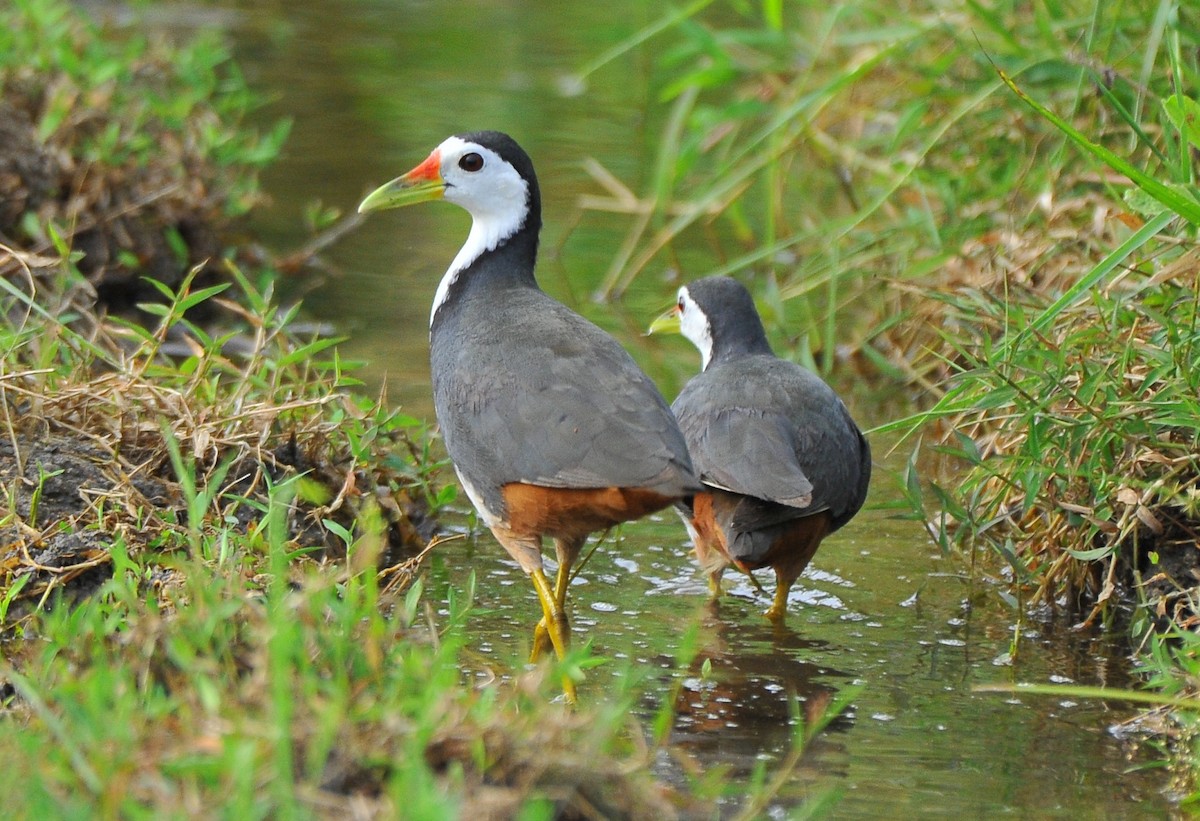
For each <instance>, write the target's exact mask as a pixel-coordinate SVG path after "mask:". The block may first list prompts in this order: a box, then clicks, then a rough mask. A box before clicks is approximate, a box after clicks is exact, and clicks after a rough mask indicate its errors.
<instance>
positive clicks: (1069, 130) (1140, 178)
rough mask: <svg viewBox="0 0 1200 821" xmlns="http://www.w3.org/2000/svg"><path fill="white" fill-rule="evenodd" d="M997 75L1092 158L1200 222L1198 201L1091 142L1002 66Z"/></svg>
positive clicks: (1178, 212)
mask: <svg viewBox="0 0 1200 821" xmlns="http://www.w3.org/2000/svg"><path fill="white" fill-rule="evenodd" d="M996 71H997V72H998V73H999V75H1000V79H1001V80H1002V81H1004V84H1005V85H1007V86H1008V87H1009V88H1010V89H1011V90H1012V92H1013V93H1014V94H1016V95H1017V97H1019V98H1020V99H1021V100H1022V101H1023V102H1024V103H1025V104H1026V105H1028V106H1029V107H1030V108H1032V109H1033V110H1034V111H1036V112H1037V113H1038V114H1040V115H1041V116H1042V117H1044V118H1045V119H1046V120H1048V121H1050V123H1052V124H1053V125H1054V126H1055V127H1056V128H1057V129H1058V130H1059V131H1061V132H1063V133H1064V134H1066V135H1067V137H1068V138H1070V140H1071V141H1072V142H1073V143H1075V144H1076V145H1078V146H1079V147H1080V148H1082V149H1083V150H1084V151H1086V152H1087V153H1089V154H1091V155H1092V156H1093V157H1095V158H1096V159H1098V160H1100V161H1101V162H1102V163H1104V164H1105V165H1107V166H1108V167H1109V168H1111V169H1113V170H1114V171H1117V172H1119V173H1121V174H1124V175H1125V176H1126V177H1128V178H1129V179H1130V180H1131V181H1132V182H1133V184H1134V185H1136V186H1137V187H1138V188H1140V189H1142V190H1143V191H1145V192H1146V193H1147V194H1149V195H1150V196H1151V197H1153V198H1154V199H1156V200H1158V201H1159V202H1161V203H1162V204H1163V205H1165V206H1166V207H1167V208H1170V209H1171V210H1172V211H1174V212H1175V213H1176V214H1178V215H1179V216H1181V217H1183V218H1184V219H1185V220H1187V221H1188V222H1190V223H1191V224H1192V225H1200V202H1196V200H1195V199H1194V198H1192V197H1188V196H1186V195H1184V194H1182V193H1181V192H1179V191H1178V190H1176V189H1174V188H1171V187H1170V186H1168V185H1165V184H1163V183H1161V182H1159V181H1158V180H1156V179H1154V177H1151V176H1150V175H1149V174H1147V173H1145V172H1144V171H1142V170H1141V169H1139V168H1136V167H1134V165H1133V164H1132V163H1130V162H1129V161H1128V160H1126V159H1125V158H1124V157H1121V156H1119V155H1117V154H1115V153H1114V152H1113V151H1111V150H1109V149H1108V148H1105V147H1104V146H1102V145H1100V144H1098V143H1094V142H1092V141H1091V140H1089V139H1088V138H1087V137H1086V136H1084V135H1083V134H1082V133H1081V132H1080V131H1078V130H1076V129H1075V127H1074V126H1072V125H1071V124H1070V123H1068V122H1067V121H1066V120H1064V119H1062V118H1061V117H1059V116H1058V115H1057V114H1055V113H1054V112H1053V111H1051V110H1050V109H1048V108H1046V107H1045V106H1044V105H1042V104H1041V103H1039V102H1037V101H1036V100H1034V99H1033V98H1032V97H1030V96H1029V95H1028V94H1026V93H1025V92H1024V91H1022V90H1021V88H1020V87H1019V86H1018V85H1017V84H1016V83H1015V82H1014V81H1013V80H1012V78H1011V77H1009V76H1008V74H1007V73H1006V72H1005V71H1003V70H1002V69H996Z"/></svg>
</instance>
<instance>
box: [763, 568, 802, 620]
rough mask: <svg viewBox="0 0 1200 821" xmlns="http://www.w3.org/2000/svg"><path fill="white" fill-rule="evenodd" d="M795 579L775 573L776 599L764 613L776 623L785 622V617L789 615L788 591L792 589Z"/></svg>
mask: <svg viewBox="0 0 1200 821" xmlns="http://www.w3.org/2000/svg"><path fill="white" fill-rule="evenodd" d="M795 581H796V580H795V579H785V578H783V576H781V575H779V574H778V573H776V574H775V599H774V601H773V602H772V603H771V606H770V607H768V608H767V611H766V612H765V613H763V615H764V616H766V617H767V618H768V619H770V620H771V621H773V622H775V623H776V624H783V619H784V617H785V616H786V615H787V601H788V592H789V591H790V590H791V589H792V584H793V583H794V582H795Z"/></svg>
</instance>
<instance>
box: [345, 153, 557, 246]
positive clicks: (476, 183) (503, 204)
mask: <svg viewBox="0 0 1200 821" xmlns="http://www.w3.org/2000/svg"><path fill="white" fill-rule="evenodd" d="M536 191H537V178H536V177H535V176H534V173H533V164H532V163H531V162H530V160H529V157H528V156H527V155H526V154H525V152H524V151H523V150H522V149H521V148H520V147H519V146H518V145H517V144H516V142H514V141H513V140H512V138H511V137H509V136H507V135H505V134H501V133H500V132H497V131H481V132H475V133H472V134H461V135H456V136H453V137H447V138H446V139H445V140H444V141H442V144H441V145H439V146H438V147H437V148H435V149H434V150H433V152H432V153H430V155H429V156H428V157H426V158H425V160H424V162H422V163H421V164H420V165H418V166H417V167H416V168H414V169H412V170H411V171H409V172H408V173H407V174H402V175H401V176H399V177H396V179H394V180H392V181H391V182H388V183H385V184H384V185H381V186H380V187H379V188H376V189H375V190H374V191H372V192H371V193H370V194H369V195H368V196H367V198H366V199H364V200H363V201H362V204H360V205H359V206H358V210H359V213H367V212H369V211H383V210H385V209H389V208H400V207H403V206H405V205H412V204H413V203H418V202H428V201H430V200H438V199H444V200H446V201H447V202H452V203H454V204H455V205H458V206H460V207H462V208H465V209H466V210H467V211H469V212H470V213H471V216H472V217H474V218H475V220H476V221H481V222H484V223H488V224H491V225H494V226H496V232H497V233H499V234H505V235H507V234H511V233H514V232H515V231H516V230H518V229H519V228H520V227H521V226H522V225H524V223H525V221H526V219H527V217H528V215H529V212H530V209H531V206H532V204H533V202H534V201H536ZM506 229H507V230H506Z"/></svg>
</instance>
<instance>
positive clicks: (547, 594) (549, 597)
mask: <svg viewBox="0 0 1200 821" xmlns="http://www.w3.org/2000/svg"><path fill="white" fill-rule="evenodd" d="M529 577H530V578H531V579H532V580H533V587H534V589H535V590H537V594H538V601H540V602H541V604H542V623H543V624H545V625H546V627H545V632H546V633H548V634H549V636H550V644H551V645H553V647H554V652H555V654H556V655H557V656H558V658H559V659H560V660H561V659H563V658H565V657H566V655H567V634H566V626H567V619H566V615H565V614H564V613H563V609H562V607H560V606H559V604H558V601H557V600H556V598H555V593H554V591H553V590H551V589H550V580H549V579H548V578H546V572H545V571H544V570H542V569H541V568H538V569H537V570H534V571H533V572H532V573H530V574H529ZM534 635H535V636H536V635H537V634H536V631H535V634H534ZM534 649H535V650H536V649H537V645H535V646H534ZM562 685H563V695H565V696H566V697H567V701H568V702H570V703H571V704H574V703H575V682H574V681H572V680H571V678H570V677H569V676H563V680H562Z"/></svg>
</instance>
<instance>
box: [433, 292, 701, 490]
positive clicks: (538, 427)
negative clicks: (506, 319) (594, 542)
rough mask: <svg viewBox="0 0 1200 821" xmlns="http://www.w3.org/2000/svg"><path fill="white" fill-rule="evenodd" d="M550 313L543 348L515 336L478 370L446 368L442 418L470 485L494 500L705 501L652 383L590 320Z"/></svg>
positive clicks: (478, 359)
mask: <svg viewBox="0 0 1200 821" xmlns="http://www.w3.org/2000/svg"><path fill="white" fill-rule="evenodd" d="M541 310H542V312H543V313H542V314H541V319H542V320H543V321H542V322H540V323H539V328H541V329H544V330H545V331H546V333H545V334H544V337H543V338H542V339H536V338H530V337H528V336H525V335H522V329H519V328H515V329H510V330H509V331H508V332H497V333H495V334H494V335H493V338H492V339H489V340H487V344H486V345H480V346H476V347H475V348H474V350H473V353H474V356H473V357H472V361H469V362H468V361H457V362H455V363H454V367H452V368H448V369H447V368H445V367H442V368H439V367H437V364H436V363H435V368H434V370H435V386H434V387H435V390H434V399H435V403H436V404H437V405H438V418H439V421H440V422H441V424H442V428H443V436H444V437H445V440H446V447H447V450H448V451H449V452H450V457H451V459H452V460H453V461H454V463H455V466H456V467H457V468H458V470H459V472H460V473H461V474H462V475H463V476H464V478H466V479H467V481H470V482H472V483H476V484H478V485H479V490H480V491H481V492H484V493H486V492H487V488H496V489H498V488H499V486H501V485H503V484H506V483H509V482H527V483H530V484H537V485H543V486H548V487H566V488H596V487H610V486H622V487H646V488H653V489H655V490H658V491H659V492H662V493H664V494H665V495H682V494H683V493H686V492H688V491H689V490H691V489H693V488H694V487H695V484H696V483H695V477H694V476H693V473H692V467H691V461H690V459H689V458H688V452H687V446H686V444H685V442H684V439H683V435H682V434H681V433H680V431H679V428H678V425H677V424H676V422H675V419H674V417H673V416H672V414H671V411H670V408H669V407H668V406H667V404H666V402H665V400H663V398H662V396H661V394H659V392H658V389H657V388H655V386H654V384H653V383H652V382H651V381H650V379H649V377H647V376H646V375H645V374H644V373H643V372H642V371H641V369H640V368H638V367H637V365H636V363H634V361H633V359H632V358H631V357H630V356H629V354H628V353H626V352H625V350H624V349H623V348H621V346H620V345H619V344H617V342H616V340H614V339H613V338H612V337H610V336H609V335H608V334H607V333H605V332H603V331H601V330H600V329H599V328H597V327H596V326H594V325H592V324H591V323H590V322H588V321H587V320H584V319H583V318H582V317H579V316H578V315H576V314H574V313H572V312H570V311H568V310H567V309H565V308H563V307H562V306H560V305H558V304H557V303H549V302H547V304H546V305H543V306H541ZM439 372H440V374H441V375H440V376H437V374H438V373H439ZM497 504H502V502H500V501H499V500H498V499H497V498H495V497H493V498H492V499H491V500H489V506H493V505H497Z"/></svg>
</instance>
